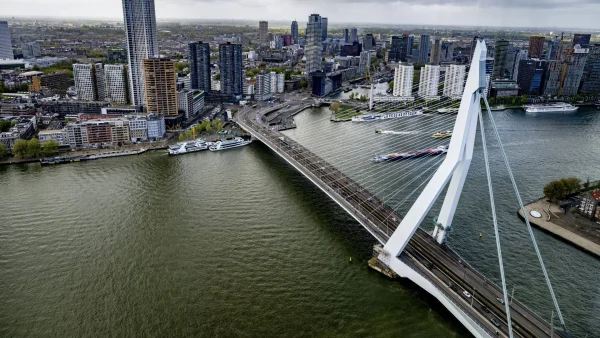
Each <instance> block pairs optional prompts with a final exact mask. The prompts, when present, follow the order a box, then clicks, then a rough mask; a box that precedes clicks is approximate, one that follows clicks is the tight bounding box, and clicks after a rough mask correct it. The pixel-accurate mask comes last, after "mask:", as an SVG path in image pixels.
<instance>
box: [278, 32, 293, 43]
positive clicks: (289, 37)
mask: <svg viewBox="0 0 600 338" xmlns="http://www.w3.org/2000/svg"><path fill="white" fill-rule="evenodd" d="M281 38H282V39H283V45H284V46H291V45H292V35H291V34H283V35H281Z"/></svg>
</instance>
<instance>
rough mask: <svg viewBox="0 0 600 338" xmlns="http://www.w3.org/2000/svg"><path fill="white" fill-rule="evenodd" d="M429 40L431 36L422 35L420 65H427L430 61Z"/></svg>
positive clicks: (418, 60)
mask: <svg viewBox="0 0 600 338" xmlns="http://www.w3.org/2000/svg"><path fill="white" fill-rule="evenodd" d="M429 40H430V37H429V35H427V34H423V35H421V39H420V40H419V57H418V59H417V62H419V63H427V61H429Z"/></svg>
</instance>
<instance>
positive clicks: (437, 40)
mask: <svg viewBox="0 0 600 338" xmlns="http://www.w3.org/2000/svg"><path fill="white" fill-rule="evenodd" d="M429 62H430V63H431V64H432V65H439V64H440V62H442V38H441V37H439V36H436V37H434V38H433V45H432V46H431V57H430V58H429Z"/></svg>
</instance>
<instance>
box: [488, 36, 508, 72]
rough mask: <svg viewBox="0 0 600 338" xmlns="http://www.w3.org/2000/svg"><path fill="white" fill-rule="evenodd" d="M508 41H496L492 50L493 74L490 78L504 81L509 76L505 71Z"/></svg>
mask: <svg viewBox="0 0 600 338" xmlns="http://www.w3.org/2000/svg"><path fill="white" fill-rule="evenodd" d="M508 46H509V43H508V40H504V39H500V40H496V47H495V48H494V72H493V73H492V78H494V79H504V78H507V77H508V76H510V71H508V70H507V65H508Z"/></svg>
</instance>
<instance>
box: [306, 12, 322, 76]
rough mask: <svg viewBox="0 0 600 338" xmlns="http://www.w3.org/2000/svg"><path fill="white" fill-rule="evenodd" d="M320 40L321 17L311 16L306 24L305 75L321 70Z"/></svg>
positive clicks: (317, 15)
mask: <svg viewBox="0 0 600 338" xmlns="http://www.w3.org/2000/svg"><path fill="white" fill-rule="evenodd" d="M321 38H322V34H321V17H320V16H319V14H311V15H310V16H309V17H308V23H307V24H306V48H305V52H304V55H305V56H306V67H305V71H306V73H307V74H310V73H312V72H315V71H317V70H322V69H323V64H322V60H321V58H322V51H323V46H322V44H321V41H322V40H321Z"/></svg>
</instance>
